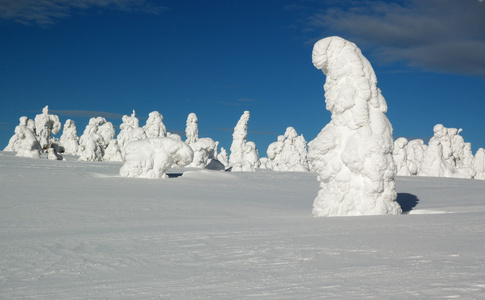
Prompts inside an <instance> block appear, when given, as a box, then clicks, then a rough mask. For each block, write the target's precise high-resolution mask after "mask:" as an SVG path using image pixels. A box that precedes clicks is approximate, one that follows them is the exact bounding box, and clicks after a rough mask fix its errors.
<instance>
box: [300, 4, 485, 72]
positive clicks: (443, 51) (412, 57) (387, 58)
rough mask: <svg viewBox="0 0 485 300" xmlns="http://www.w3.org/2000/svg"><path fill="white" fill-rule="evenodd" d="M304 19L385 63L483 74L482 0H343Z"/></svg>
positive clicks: (314, 31) (315, 31) (317, 34)
mask: <svg viewBox="0 0 485 300" xmlns="http://www.w3.org/2000/svg"><path fill="white" fill-rule="evenodd" d="M314 11H315V10H314ZM304 24H305V25H304V26H303V28H302V32H305V33H306V34H307V33H310V34H311V35H312V36H313V37H314V38H315V40H316V39H318V38H322V37H324V36H328V35H341V36H343V37H345V38H348V39H350V40H352V41H354V42H355V43H357V45H359V46H362V47H363V48H365V49H366V50H367V51H368V52H370V53H371V54H372V55H374V56H376V58H377V59H379V60H380V61H381V62H384V63H390V62H402V63H405V64H407V65H409V66H412V67H418V68H421V69H424V70H433V71H440V72H451V73H461V74H468V75H478V76H482V77H485V3H484V2H483V1H479V0H461V1H458V0H426V1H422V0H408V1H405V0H402V1H380V0H364V1H351V0H342V1H341V2H340V3H339V4H338V5H333V6H330V7H327V8H325V9H321V10H319V11H317V12H316V13H312V14H311V15H307V18H306V21H305V22H304ZM315 40H313V41H315Z"/></svg>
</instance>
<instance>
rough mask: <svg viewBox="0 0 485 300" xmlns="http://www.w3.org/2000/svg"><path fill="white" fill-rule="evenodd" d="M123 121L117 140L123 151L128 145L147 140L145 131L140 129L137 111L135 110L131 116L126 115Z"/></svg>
mask: <svg viewBox="0 0 485 300" xmlns="http://www.w3.org/2000/svg"><path fill="white" fill-rule="evenodd" d="M121 120H122V122H123V123H121V125H120V132H119V133H118V136H117V140H118V144H119V146H120V148H121V150H122V151H123V150H124V147H125V145H126V144H127V143H129V142H131V141H138V140H144V139H146V138H147V135H146V133H145V130H143V128H140V121H139V120H138V118H137V117H136V113H135V110H133V113H132V114H131V116H128V115H124V116H123V117H122V118H121Z"/></svg>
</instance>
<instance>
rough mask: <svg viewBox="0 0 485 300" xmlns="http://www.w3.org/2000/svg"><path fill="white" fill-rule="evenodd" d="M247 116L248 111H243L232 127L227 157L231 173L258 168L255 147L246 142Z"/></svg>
mask: <svg viewBox="0 0 485 300" xmlns="http://www.w3.org/2000/svg"><path fill="white" fill-rule="evenodd" d="M249 116H250V114H249V111H245V112H244V113H243V114H242V116H241V118H240V119H239V121H238V122H237V124H236V126H235V127H234V132H233V134H232V144H231V148H230V150H231V154H230V155H229V165H230V167H231V168H232V169H231V170H232V171H254V170H255V168H257V167H259V158H258V150H257V149H256V145H255V144H254V143H252V142H248V141H247V137H248V121H249ZM255 157H256V158H257V159H255Z"/></svg>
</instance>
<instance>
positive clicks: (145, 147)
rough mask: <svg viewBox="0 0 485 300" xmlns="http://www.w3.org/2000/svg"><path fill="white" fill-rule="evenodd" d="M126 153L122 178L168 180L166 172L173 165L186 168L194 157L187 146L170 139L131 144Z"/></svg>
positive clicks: (147, 140)
mask: <svg viewBox="0 0 485 300" xmlns="http://www.w3.org/2000/svg"><path fill="white" fill-rule="evenodd" d="M125 152H126V156H125V163H124V164H123V166H122V167H121V169H120V176H123V177H140V178H151V179H155V178H166V177H167V174H166V171H167V170H168V169H169V168H170V167H171V166H172V165H174V164H175V165H178V166H181V167H183V166H186V165H188V164H189V163H190V162H192V159H193V156H194V152H193V151H192V149H191V148H190V147H189V146H188V145H187V144H185V143H184V142H182V141H180V140H177V139H173V138H169V137H161V138H151V139H145V140H138V141H132V142H129V143H128V144H127V145H126V146H125Z"/></svg>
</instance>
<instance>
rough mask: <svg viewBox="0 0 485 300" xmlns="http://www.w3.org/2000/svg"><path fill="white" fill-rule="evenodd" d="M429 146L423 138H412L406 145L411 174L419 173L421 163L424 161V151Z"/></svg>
mask: <svg viewBox="0 0 485 300" xmlns="http://www.w3.org/2000/svg"><path fill="white" fill-rule="evenodd" d="M426 148H427V146H426V145H425V144H424V141H423V140H421V139H414V140H410V141H409V142H408V144H407V145H406V155H407V161H408V169H409V172H410V173H411V175H417V174H418V172H419V165H421V162H422V161H423V155H424V151H425V150H426Z"/></svg>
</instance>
